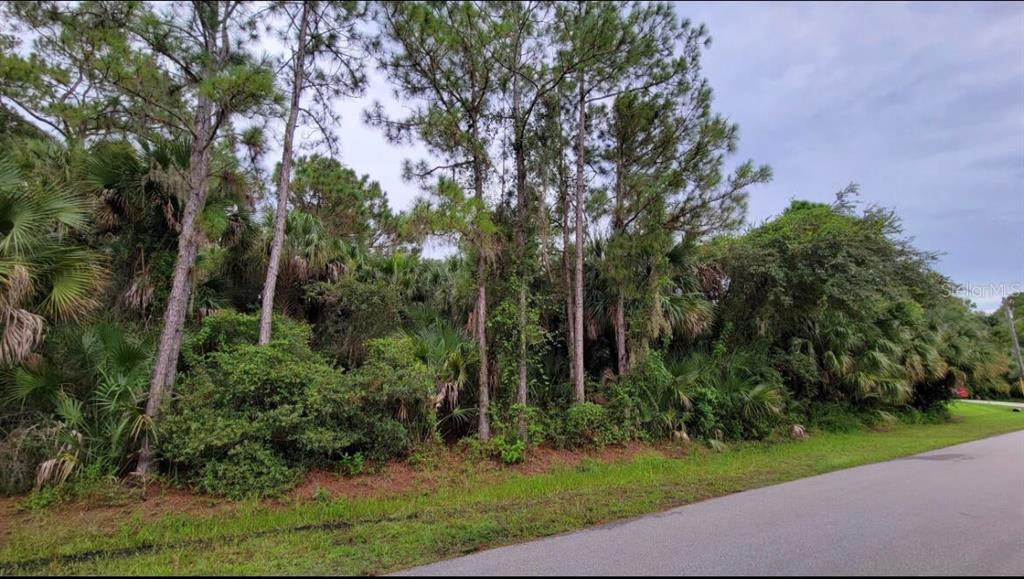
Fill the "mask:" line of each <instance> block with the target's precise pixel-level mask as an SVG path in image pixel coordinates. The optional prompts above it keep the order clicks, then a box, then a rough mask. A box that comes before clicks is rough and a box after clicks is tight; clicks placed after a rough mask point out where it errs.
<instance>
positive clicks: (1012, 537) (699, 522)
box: [403, 432, 1024, 576]
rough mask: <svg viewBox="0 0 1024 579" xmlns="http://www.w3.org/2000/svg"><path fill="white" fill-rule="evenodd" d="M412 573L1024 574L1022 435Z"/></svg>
mask: <svg viewBox="0 0 1024 579" xmlns="http://www.w3.org/2000/svg"><path fill="white" fill-rule="evenodd" d="M403 574H409V575H510V574H511V575H838V574H844V575H845V574H853V575H881V574H886V575H894V574H895V575H922V574H928V575H932V574H935V575H961V574H962V575H979V574H986V575H1016V576H1021V575H1024V432H1017V433H1013V434H1007V435H1003V436H998V437H995V438H989V439H986V440H980V441H976V442H969V443H967V444H961V445H959V446H953V447H949V448H944V449H941V450H937V451H933V452H929V453H925V454H920V455H916V456H911V457H907V458H902V459H898V460H893V461H890V462H884V463H878V464H872V465H867V466H862V467H857V468H853V469H849V470H843V471H838V472H833V473H829V474H825V475H821V476H816V477H812V478H807V479H802V480H797V481H793V482H789V483H785V484H781V485H776V486H772V487H766V488H762V489H757V490H752V491H747V492H742V493H738V494H733V495H729V496H725V497H721V498H717V499H712V500H709V501H705V502H701V503H696V504H692V505H688V506H685V507H680V508H677V509H673V510H671V511H666V512H664V513H658V514H654V515H648V516H645V517H641V518H638V519H631V520H627V521H624V522H617V523H612V524H608V525H603V526H599V527H594V528H591V529H587V530H583V531H579V532H575V533H570V534H565V535H558V536H555V537H550V538H547V539H542V540H539V541H534V542H530V543H525V544H521V545H514V546H510V547H503V548H500V549H494V550H491V551H484V552H481V553H476V554H473V555H469V556H467V557H462V558H459V559H454V560H451V561H445V562H441V563H436V564H433V565H428V566H425V567H418V568H415V569H410V570H407V571H406V572H405V573H403Z"/></svg>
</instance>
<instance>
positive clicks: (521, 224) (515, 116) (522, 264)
mask: <svg viewBox="0 0 1024 579" xmlns="http://www.w3.org/2000/svg"><path fill="white" fill-rule="evenodd" d="M520 58H521V51H520V44H519V43H518V42H517V44H516V54H515V58H514V60H513V70H512V123H513V125H514V126H513V132H514V133H515V134H514V137H513V138H514V143H513V147H512V148H513V149H514V153H515V163H516V213H517V215H516V256H517V258H518V260H519V303H518V309H519V311H518V314H519V368H518V370H519V376H518V382H517V384H516V404H518V405H520V406H521V408H520V410H519V415H518V423H519V439H520V440H522V441H524V442H525V441H526V435H527V428H526V403H527V395H528V391H527V389H528V384H527V363H526V362H527V358H526V349H527V348H526V346H527V343H526V338H527V335H526V334H527V324H528V322H529V320H528V318H529V316H528V313H527V306H528V302H529V299H528V296H527V288H528V287H529V284H530V279H529V273H530V267H529V266H528V265H527V263H526V225H527V220H528V216H527V211H528V207H527V200H526V152H525V151H524V149H523V148H524V146H525V144H524V143H523V138H524V136H525V135H524V134H523V133H524V132H525V122H524V119H522V118H521V117H522V109H521V105H520V98H521V95H520V90H519V61H520Z"/></svg>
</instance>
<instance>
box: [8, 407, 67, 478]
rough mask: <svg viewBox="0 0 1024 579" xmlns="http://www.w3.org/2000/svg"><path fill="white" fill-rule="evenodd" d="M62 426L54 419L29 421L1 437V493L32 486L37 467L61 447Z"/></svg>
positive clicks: (54, 454)
mask: <svg viewBox="0 0 1024 579" xmlns="http://www.w3.org/2000/svg"><path fill="white" fill-rule="evenodd" d="M59 430H60V427H59V426H58V425H57V424H55V423H53V422H50V421H42V420H40V421H39V422H37V423H35V424H33V423H32V422H28V421H26V422H24V423H22V424H19V425H18V426H16V427H15V428H12V429H11V430H10V432H8V433H7V434H5V435H4V436H3V437H2V438H0V495H16V494H21V493H24V492H26V491H28V490H29V489H31V488H32V485H33V484H35V478H36V468H37V467H38V466H39V464H40V463H41V462H43V461H44V460H48V459H50V458H53V457H54V456H56V454H57V452H58V450H59V449H60V441H59V438H58V435H59Z"/></svg>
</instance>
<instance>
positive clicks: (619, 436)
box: [555, 402, 628, 448]
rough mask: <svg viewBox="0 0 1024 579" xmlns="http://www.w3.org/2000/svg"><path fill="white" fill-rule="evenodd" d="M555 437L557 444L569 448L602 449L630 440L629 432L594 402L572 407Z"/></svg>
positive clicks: (567, 411)
mask: <svg viewBox="0 0 1024 579" xmlns="http://www.w3.org/2000/svg"><path fill="white" fill-rule="evenodd" d="M555 436H556V438H555V441H556V442H557V443H559V444H560V445H562V446H566V447H569V448H589V447H598V448H600V447H603V446H608V445H610V444H621V443H623V442H626V440H628V433H627V431H626V430H625V429H623V428H622V427H621V426H620V425H619V424H617V423H616V422H615V421H614V420H612V418H611V417H610V416H609V413H608V412H607V410H606V409H605V407H603V406H600V405H598V404H594V403H593V402H582V403H578V404H573V405H572V406H570V407H569V409H568V410H566V412H565V418H564V421H563V423H562V425H561V431H560V432H558V433H557V434H556V435H555Z"/></svg>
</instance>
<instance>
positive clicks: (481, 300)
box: [473, 124, 491, 442]
mask: <svg viewBox="0 0 1024 579" xmlns="http://www.w3.org/2000/svg"><path fill="white" fill-rule="evenodd" d="M477 138H478V134H477V129H476V125H475V124H474V126H473V139H474V142H475V141H476V140H477ZM473 190H474V193H475V195H476V198H477V199H478V200H480V202H481V203H482V202H483V199H484V167H483V159H481V158H480V155H479V154H474V156H473ZM478 243H479V244H481V246H480V247H478V248H477V256H476V259H477V261H476V283H477V295H476V340H477V352H478V354H479V356H480V375H479V382H480V384H479V396H478V398H479V404H478V414H479V416H478V417H477V436H478V437H479V438H480V441H481V442H487V441H488V440H490V439H491V421H490V417H489V416H488V415H487V412H488V410H489V409H490V405H491V390H490V376H491V375H490V372H489V371H488V352H487V264H486V263H485V261H484V255H483V253H484V248H483V247H482V244H483V243H484V240H479V241H478Z"/></svg>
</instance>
